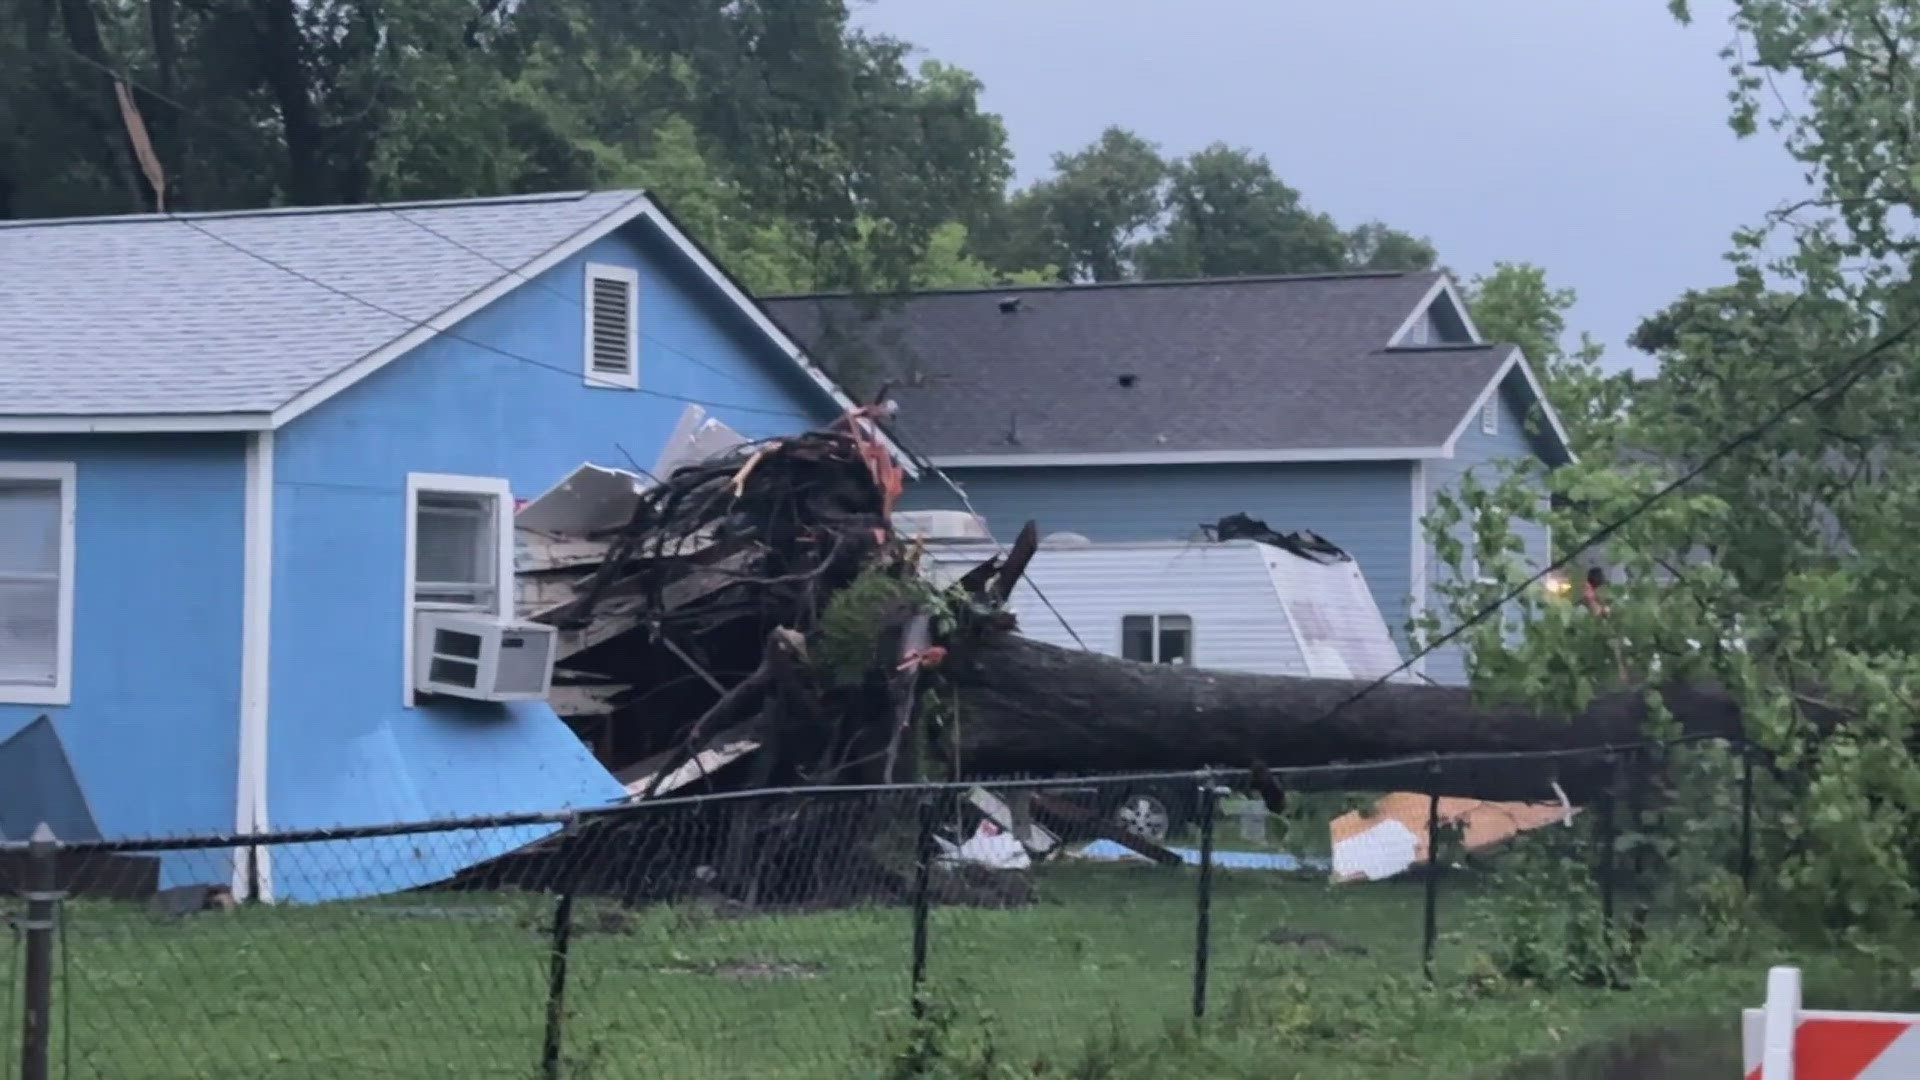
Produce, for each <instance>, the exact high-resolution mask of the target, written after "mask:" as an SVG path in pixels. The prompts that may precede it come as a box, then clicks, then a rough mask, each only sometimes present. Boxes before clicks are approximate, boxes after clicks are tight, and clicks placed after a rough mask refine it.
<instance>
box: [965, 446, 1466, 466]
mask: <svg viewBox="0 0 1920 1080" xmlns="http://www.w3.org/2000/svg"><path fill="white" fill-rule="evenodd" d="M1452 456H1453V450H1452V448H1451V447H1447V446H1324V447H1307V448H1302V449H1291V450H1273V449H1264V450H1263V449H1249V450H1119V451H1104V450H1103V451H1088V452H1077V453H999V454H931V455H929V459H930V460H931V461H932V462H933V464H934V466H935V467H936V468H941V469H1000V468H1062V467H1066V468H1072V467H1083V466H1101V465H1107V466H1116V465H1117V466H1126V465H1240V464H1285V463H1313V462H1326V461H1423V460H1428V459H1433V458H1449V457H1452Z"/></svg>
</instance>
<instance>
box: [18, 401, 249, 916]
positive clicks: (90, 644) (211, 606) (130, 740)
mask: <svg viewBox="0 0 1920 1080" xmlns="http://www.w3.org/2000/svg"><path fill="white" fill-rule="evenodd" d="M245 454H246V443H245V436H243V435H238V434H223V435H127V436H109V435H73V436H44V437H40V436H33V437H28V436H0V461H71V462H74V463H75V465H76V470H75V472H76V475H75V479H74V599H73V695H72V699H71V701H70V703H68V704H65V705H8V704H0V741H5V740H7V739H9V738H11V737H12V736H14V735H16V734H18V733H19V732H21V731H22V730H23V729H24V728H26V727H27V726H28V725H30V724H31V723H32V722H33V721H34V720H35V719H36V718H38V717H40V716H42V715H45V716H47V717H49V718H50V720H51V721H52V724H53V726H54V730H55V731H56V732H57V734H58V737H59V743H60V745H61V746H63V747H64V748H65V751H66V754H67V757H68V759H69V761H70V762H71V764H72V767H73V771H74V775H75V778H76V780H77V781H78V784H79V787H80V792H81V794H82V796H83V797H84V798H85V800H86V805H87V809H88V811H89V812H90V813H91V815H92V818H93V820H94V822H95V824H97V826H98V827H99V830H100V832H101V833H102V834H103V835H106V836H162V835H178V834H182V833H190V832H202V833H224V832H229V831H231V830H232V829H233V824H234V810H233V807H234V783H235V776H236V770H237V767H238V761H239V757H238V731H239V717H240V642H241V636H240V626H241V622H240V619H241V590H242V581H241V567H242V562H243V552H242V545H243V542H244V541H243V537H244V530H243V522H244V519H245V509H244V498H245V486H246V473H245ZM163 872H164V879H163V882H162V883H163V884H166V885H175V884H185V883H189V882H198V881H215V882H218V881H224V880H226V874H227V868H226V865H225V863H224V861H222V860H220V859H218V858H216V857H213V856H211V855H209V854H207V853H199V854H197V855H193V856H185V855H183V856H177V857H172V858H169V859H167V860H165V861H164V863H163Z"/></svg>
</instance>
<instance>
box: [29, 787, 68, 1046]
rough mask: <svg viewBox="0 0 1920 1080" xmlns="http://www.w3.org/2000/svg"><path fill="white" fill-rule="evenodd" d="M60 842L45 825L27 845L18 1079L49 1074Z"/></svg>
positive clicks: (60, 897) (61, 894)
mask: <svg viewBox="0 0 1920 1080" xmlns="http://www.w3.org/2000/svg"><path fill="white" fill-rule="evenodd" d="M59 854H60V842H59V841H58V840H57V839H55V838H54V835H53V830H52V829H51V828H49V827H48V826H47V823H46V822H44V821H43V822H41V823H40V826H39V827H38V828H36V829H34V830H33V840H32V842H31V843H30V844H28V845H27V888H26V900H27V913H26V918H25V919H23V920H21V922H20V929H21V930H22V931H24V932H25V934H26V939H27V958H26V961H27V962H26V969H27V970H26V979H27V986H26V1004H25V1008H24V1009H23V1010H22V1013H21V1019H20V1022H21V1031H20V1035H21V1038H20V1078H21V1080H47V1078H48V1077H49V1076H51V1075H52V1072H51V1065H52V1053H51V1051H52V1047H53V936H54V934H55V933H56V932H57V929H58V925H59V916H60V901H61V899H62V898H63V896H64V894H63V893H61V892H60V870H59V863H58V861H57V860H58V857H59Z"/></svg>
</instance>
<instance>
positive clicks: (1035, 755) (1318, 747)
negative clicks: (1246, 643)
mask: <svg viewBox="0 0 1920 1080" xmlns="http://www.w3.org/2000/svg"><path fill="white" fill-rule="evenodd" d="M943 673H944V675H945V677H946V678H947V680H948V681H949V682H950V683H951V685H952V686H953V687H954V688H955V689H957V690H958V691H959V711H960V720H959V731H960V736H961V747H960V766H961V769H962V771H963V772H964V774H965V775H968V776H990V775H1008V774H1016V773H1017V774H1024V775H1034V774H1058V773H1098V772H1128V771H1135V772H1137V771H1160V770H1165V771H1177V770H1186V769H1202V768H1208V767H1215V768H1243V767H1247V766H1250V765H1252V764H1253V763H1254V762H1256V761H1257V762H1261V763H1263V764H1265V765H1268V766H1270V767H1274V768H1284V767H1287V766H1305V765H1328V764H1335V763H1348V764H1353V765H1356V766H1357V765H1359V764H1360V763H1362V762H1367V761H1381V760H1389V759H1395V758H1407V757H1415V756H1420V755H1433V754H1503V753H1514V752H1527V751H1555V750H1558V751H1565V750H1584V749H1588V748H1596V747H1605V746H1608V745H1615V746H1625V745H1628V744H1632V743H1637V742H1641V741H1643V740H1644V739H1645V738H1646V736H1645V734H1644V726H1645V722H1646V719H1647V706H1646V701H1645V697H1644V695H1643V694H1642V693H1641V692H1639V691H1632V692H1622V693H1616V694H1611V695H1608V696H1606V697H1603V698H1600V699H1599V700H1597V701H1595V702H1594V703H1593V705H1592V706H1591V707H1590V708H1588V709H1587V711H1586V712H1585V713H1583V714H1581V715H1580V716H1578V717H1574V718H1571V719H1567V718H1561V717H1552V716H1542V715H1540V714H1538V713H1536V712H1533V711H1531V710H1528V709H1525V708H1518V707H1512V706H1498V705H1484V704H1481V703H1477V702H1475V701H1474V700H1473V698H1472V696H1471V694H1470V693H1469V692H1468V691H1467V690H1466V689H1464V688H1456V687H1442V686H1430V685H1425V684H1414V683H1389V684H1386V685H1383V686H1380V687H1377V688H1375V689H1374V690H1373V691H1372V692H1370V693H1368V694H1366V695H1365V696H1363V697H1361V698H1360V699H1359V700H1357V701H1352V702H1351V703H1349V704H1346V705H1345V706H1344V707H1339V706H1341V703H1342V702H1346V701H1348V699H1349V698H1352V697H1353V696H1354V695H1355V694H1356V693H1358V692H1359V691H1360V690H1362V689H1364V688H1365V687H1366V685H1367V684H1366V683H1361V682H1349V681H1346V680H1339V679H1302V678H1289V677H1285V676H1274V675H1245V674H1238V673H1233V672H1222V671H1208V670H1205V669H1200V668H1188V667H1178V666H1171V665H1164V664H1137V663H1131V662H1128V661H1125V660H1119V659H1116V658H1114V657H1110V656H1103V655H1100V654H1098V653H1092V652H1085V651H1079V650H1073V649H1065V648H1060V647H1057V646H1052V645H1044V644H1041V643H1038V642H1034V641H1029V640H1027V639H1025V638H1020V637H1015V636H1012V635H1006V634H996V635H992V636H989V637H987V638H985V639H983V640H981V641H979V642H976V643H973V644H971V645H968V646H967V647H966V648H965V650H964V651H963V652H962V651H956V652H955V654H954V655H953V656H952V657H951V658H950V659H949V661H948V663H947V665H946V667H945V669H944V672H943ZM1661 694H1662V696H1663V698H1664V700H1665V702H1666V705H1667V708H1668V709H1669V710H1671V711H1672V713H1673V715H1674V717H1675V719H1677V720H1678V721H1679V722H1680V724H1681V725H1682V727H1683V729H1684V730H1685V731H1686V732H1687V733H1688V734H1691V735H1717V736H1725V737H1729V738H1738V737H1739V736H1740V733H1741V725H1740V719H1741V718H1740V710H1739V708H1738V706H1737V704H1736V703H1735V702H1734V700H1733V698H1732V697H1731V695H1729V694H1727V693H1726V692H1725V691H1723V690H1720V689H1718V688H1715V687H1698V686H1684V687H1672V688H1668V689H1665V690H1663V691H1661ZM1336 707H1339V708H1338V709H1337V711H1335V710H1336ZM1330 712H1331V713H1332V715H1331V716H1329V715H1328V714H1329V713H1330ZM1610 775H1611V767H1610V766H1608V765H1607V764H1606V762H1605V760H1604V754H1602V753H1595V754H1592V755H1589V756H1584V757H1582V758H1581V759H1580V760H1573V759H1567V760H1562V761H1559V762H1544V761H1541V760H1539V759H1537V758H1536V759H1534V760H1524V759H1506V760H1501V759H1493V760H1485V759H1483V760H1480V761H1469V762H1448V763H1447V764H1446V766H1445V767H1444V769H1441V770H1440V771H1438V772H1436V771H1435V770H1434V767H1433V766H1431V765H1429V764H1428V763H1425V762H1421V763H1417V764H1414V765H1411V766H1408V767H1405V768H1396V769H1392V770H1380V769H1366V770H1363V769H1359V768H1356V769H1355V770H1354V771H1353V772H1351V773H1347V774H1343V775H1335V776H1328V777H1306V776H1301V775H1297V774H1296V775H1292V776H1287V775H1282V777H1281V783H1282V785H1283V786H1284V787H1289V788H1293V789H1296V790H1308V789H1312V788H1348V789H1359V790H1405V789H1408V788H1412V789H1414V790H1421V791H1429V790H1433V788H1434V787H1439V788H1440V789H1441V791H1442V793H1443V794H1449V795H1465V796H1473V797H1479V798H1494V799H1520V800H1528V801H1551V800H1553V799H1555V798H1556V795H1555V793H1554V790H1553V786H1552V785H1553V783H1554V782H1556V781H1557V782H1558V783H1559V784H1560V785H1561V788H1562V790H1564V791H1566V792H1567V794H1568V796H1569V797H1570V798H1573V799H1575V800H1578V799H1581V798H1584V797H1587V796H1590V795H1594V794H1597V793H1598V792H1599V791H1600V790H1601V789H1602V788H1604V786H1605V785H1606V783H1607V781H1608V778H1609V776H1610Z"/></svg>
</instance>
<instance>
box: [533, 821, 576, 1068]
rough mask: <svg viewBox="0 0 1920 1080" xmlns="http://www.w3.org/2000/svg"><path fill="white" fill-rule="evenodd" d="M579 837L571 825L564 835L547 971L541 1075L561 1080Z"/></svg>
mask: <svg viewBox="0 0 1920 1080" xmlns="http://www.w3.org/2000/svg"><path fill="white" fill-rule="evenodd" d="M578 840H579V836H578V834H576V833H575V832H574V826H573V824H572V823H568V824H567V825H566V827H565V832H564V833H563V834H562V836H561V840H560V845H561V852H562V856H563V858H562V862H561V866H562V869H561V875H562V876H561V881H560V895H559V897H558V898H557V899H556V900H555V901H554V903H553V954H552V957H551V959H550V961H549V966H548V969H547V1034H546V1040H545V1041H544V1042H543V1043H542V1045H541V1048H540V1075H541V1076H542V1077H543V1078H544V1080H559V1078H560V1074H561V1071H562V1069H563V1068H564V1065H563V1064H562V1050H563V1049H564V1047H565V1045H566V1042H565V1039H566V1020H567V954H568V951H569V949H570V948H571V946H572V943H573V897H574V894H575V893H576V892H578V891H579V885H580V860H579V858H578V856H579V851H578V843H577V842H578Z"/></svg>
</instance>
